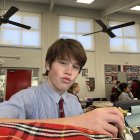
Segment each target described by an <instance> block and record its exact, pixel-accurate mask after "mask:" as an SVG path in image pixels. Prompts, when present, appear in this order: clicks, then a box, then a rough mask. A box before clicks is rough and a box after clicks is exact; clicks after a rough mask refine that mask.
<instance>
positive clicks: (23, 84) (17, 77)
mask: <svg viewBox="0 0 140 140" xmlns="http://www.w3.org/2000/svg"><path fill="white" fill-rule="evenodd" d="M31 79H32V70H15V69H7V82H6V96H5V100H8V99H9V98H10V97H11V96H12V95H13V94H15V93H16V92H18V91H20V90H22V89H26V88H27V87H30V86H31Z"/></svg>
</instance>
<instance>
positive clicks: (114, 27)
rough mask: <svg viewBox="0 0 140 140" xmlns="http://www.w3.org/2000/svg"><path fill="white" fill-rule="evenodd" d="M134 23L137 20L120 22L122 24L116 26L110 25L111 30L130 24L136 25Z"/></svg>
mask: <svg viewBox="0 0 140 140" xmlns="http://www.w3.org/2000/svg"><path fill="white" fill-rule="evenodd" d="M134 24H135V21H132V22H127V23H124V24H120V25H116V26H113V27H110V28H109V30H114V29H118V28H122V27H126V26H130V25H134Z"/></svg>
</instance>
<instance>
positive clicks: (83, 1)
mask: <svg viewBox="0 0 140 140" xmlns="http://www.w3.org/2000/svg"><path fill="white" fill-rule="evenodd" d="M93 1H94V0H76V2H78V3H85V4H91V3H92V2H93Z"/></svg>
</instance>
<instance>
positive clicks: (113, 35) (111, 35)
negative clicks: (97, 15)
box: [106, 30, 116, 38]
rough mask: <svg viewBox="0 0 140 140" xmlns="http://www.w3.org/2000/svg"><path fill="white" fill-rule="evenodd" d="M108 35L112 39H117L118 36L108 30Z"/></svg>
mask: <svg viewBox="0 0 140 140" xmlns="http://www.w3.org/2000/svg"><path fill="white" fill-rule="evenodd" d="M106 33H107V34H108V35H109V36H110V37H111V38H114V37H116V35H115V34H114V33H113V32H111V30H108V31H107V32H106Z"/></svg>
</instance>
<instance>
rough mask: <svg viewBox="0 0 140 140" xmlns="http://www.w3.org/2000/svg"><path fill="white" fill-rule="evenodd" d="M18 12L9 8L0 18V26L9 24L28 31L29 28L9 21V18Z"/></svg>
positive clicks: (14, 8)
mask: <svg viewBox="0 0 140 140" xmlns="http://www.w3.org/2000/svg"><path fill="white" fill-rule="evenodd" d="M18 10H19V9H18V8H16V7H15V6H12V7H10V9H9V10H8V11H7V12H6V13H5V14H4V15H2V16H0V25H1V24H7V23H9V24H12V25H15V26H18V27H21V28H25V29H28V30H29V29H30V28H31V26H28V25H24V24H21V23H18V22H15V21H11V20H9V18H10V17H11V16H12V15H14V14H15V13H16V12H17V11H18Z"/></svg>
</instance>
